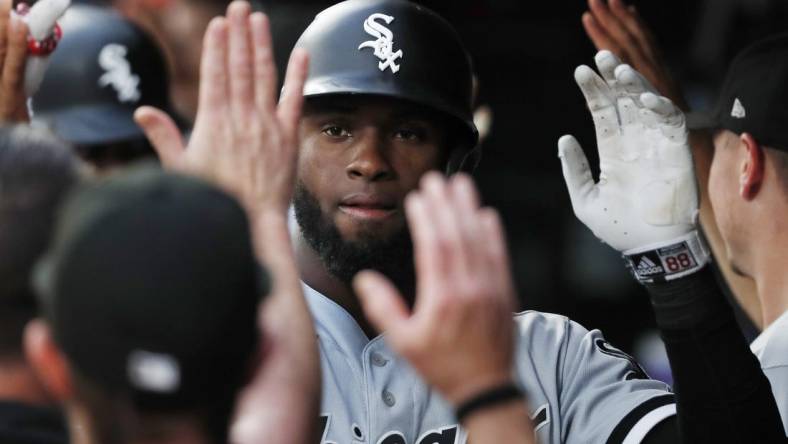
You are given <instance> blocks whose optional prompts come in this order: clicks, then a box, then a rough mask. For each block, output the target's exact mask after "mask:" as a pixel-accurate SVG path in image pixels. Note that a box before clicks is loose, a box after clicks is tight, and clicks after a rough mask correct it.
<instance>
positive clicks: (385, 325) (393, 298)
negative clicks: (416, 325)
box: [353, 271, 410, 340]
mask: <svg viewBox="0 0 788 444" xmlns="http://www.w3.org/2000/svg"><path fill="white" fill-rule="evenodd" d="M353 289H354V290H355V291H356V294H357V295H358V297H359V299H360V301H361V307H362V309H363V310H364V315H365V316H366V317H367V319H368V320H369V322H370V323H371V324H372V326H373V327H375V329H377V330H378V331H379V332H390V333H392V334H391V335H389V337H390V338H391V339H393V340H398V339H401V338H402V335H403V334H404V333H405V332H407V329H406V328H404V326H405V325H406V324H407V322H408V319H409V317H410V313H409V312H408V308H407V306H406V305H405V301H404V299H403V298H402V296H401V295H400V294H399V291H398V290H397V288H396V287H395V286H394V284H392V283H391V281H389V280H388V279H387V278H386V277H385V276H383V275H382V274H380V273H378V272H376V271H362V272H360V273H358V274H356V276H355V277H354V278H353Z"/></svg>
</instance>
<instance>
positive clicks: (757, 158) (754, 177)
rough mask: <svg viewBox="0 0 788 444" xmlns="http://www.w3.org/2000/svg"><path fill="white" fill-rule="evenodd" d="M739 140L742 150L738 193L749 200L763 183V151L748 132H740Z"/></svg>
mask: <svg viewBox="0 0 788 444" xmlns="http://www.w3.org/2000/svg"><path fill="white" fill-rule="evenodd" d="M739 142H740V143H739V147H740V148H742V149H743V150H744V153H743V159H742V160H743V161H742V163H741V166H740V170H739V195H741V197H742V198H743V199H744V200H748V201H749V200H753V199H755V197H756V196H757V195H758V192H759V191H760V189H761V184H762V183H763V172H764V152H763V148H762V147H761V146H760V145H759V144H758V142H757V141H756V140H755V138H753V137H752V135H751V134H750V133H742V135H741V136H739Z"/></svg>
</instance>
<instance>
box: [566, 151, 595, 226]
mask: <svg viewBox="0 0 788 444" xmlns="http://www.w3.org/2000/svg"><path fill="white" fill-rule="evenodd" d="M558 157H559V158H560V159H561V170H562V171H563V173H564V181H565V182H566V188H567V190H568V191H569V199H570V200H571V201H572V208H574V211H575V215H578V217H579V213H580V211H579V210H581V209H582V208H583V207H584V206H585V201H586V199H587V198H588V196H589V194H590V193H591V191H592V190H593V189H594V178H593V176H592V175H591V168H590V167H589V164H588V159H587V158H586V155H585V153H584V152H583V149H582V148H581V147H580V143H578V142H577V139H575V138H574V137H573V136H563V137H561V138H560V139H558Z"/></svg>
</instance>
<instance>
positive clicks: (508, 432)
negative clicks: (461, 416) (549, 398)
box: [462, 399, 536, 444]
mask: <svg viewBox="0 0 788 444" xmlns="http://www.w3.org/2000/svg"><path fill="white" fill-rule="evenodd" d="M462 426H463V427H465V429H466V430H467V431H468V444H487V443H490V444H495V443H507V444H508V443H511V444H532V443H535V442H536V439H535V437H534V430H533V427H532V425H531V419H530V417H529V416H528V409H527V407H526V404H525V402H523V401H522V400H521V399H516V400H513V401H511V402H507V403H505V404H499V405H495V406H490V407H488V408H485V409H483V410H479V411H477V412H474V413H472V414H470V415H468V416H467V418H466V419H465V421H464V422H463V424H462Z"/></svg>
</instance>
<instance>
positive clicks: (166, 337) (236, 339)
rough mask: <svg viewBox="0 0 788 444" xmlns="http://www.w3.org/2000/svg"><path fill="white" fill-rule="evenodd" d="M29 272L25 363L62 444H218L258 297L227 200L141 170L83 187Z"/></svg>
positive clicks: (244, 235)
mask: <svg viewBox="0 0 788 444" xmlns="http://www.w3.org/2000/svg"><path fill="white" fill-rule="evenodd" d="M183 220H189V221H190V223H189V224H187V225H184V224H183ZM35 273H36V276H35V279H36V284H37V287H38V288H37V291H38V294H39V301H40V305H41V307H42V312H43V316H42V317H41V318H40V319H37V320H34V321H32V322H31V323H30V325H29V326H28V327H27V332H26V338H25V340H26V344H25V345H26V352H27V356H28V357H29V360H30V361H31V363H32V364H33V366H34V367H35V368H36V370H37V371H38V374H39V375H40V377H41V379H42V380H43V381H44V382H45V384H46V385H47V387H48V388H49V390H50V392H51V393H52V394H53V396H55V398H56V399H58V400H59V401H61V402H62V403H63V405H64V408H65V409H66V411H67V413H68V415H67V416H68V418H69V422H70V430H71V442H76V443H79V442H87V443H113V442H128V443H131V442H153V443H167V442H205V443H215V444H220V443H226V442H228V440H227V433H228V423H229V421H230V418H231V415H232V411H233V405H234V399H235V396H236V394H237V393H238V391H239V390H240V388H241V387H243V385H244V384H245V383H246V382H248V378H249V369H250V368H254V367H253V366H254V364H255V355H256V352H257V349H258V346H259V334H258V331H257V322H256V319H257V314H258V305H259V302H260V300H261V298H262V297H263V296H264V295H265V294H266V293H267V292H268V280H267V277H266V275H265V274H264V273H263V272H262V270H261V269H260V268H259V266H258V265H257V262H256V260H255V257H254V249H253V245H252V239H251V232H250V230H249V225H248V222H247V219H246V215H245V213H244V210H243V209H242V208H241V207H240V205H239V204H238V203H237V202H236V201H234V200H233V199H232V198H231V197H230V196H228V195H227V194H225V193H222V192H221V191H219V190H218V189H215V188H214V187H213V186H210V185H208V184H207V183H204V182H202V181H198V180H196V179H192V178H183V177H179V176H170V175H165V174H164V173H162V172H161V170H160V169H159V168H157V167H155V166H153V165H141V166H138V167H134V168H132V169H130V171H128V172H124V173H118V174H117V175H115V176H113V178H111V179H108V180H106V181H98V182H95V183H89V184H85V185H84V186H82V187H81V188H79V189H78V190H77V191H76V192H75V193H74V194H73V195H72V196H70V197H69V199H68V200H67V202H66V203H65V205H64V207H63V209H62V212H61V216H60V218H59V220H58V225H57V227H56V230H55V235H54V240H53V244H52V247H51V249H50V251H49V252H48V253H47V255H46V256H45V258H44V259H43V261H42V262H41V263H40V264H39V265H38V266H37V268H36V272H35ZM218 295H222V297H217V296H218Z"/></svg>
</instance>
